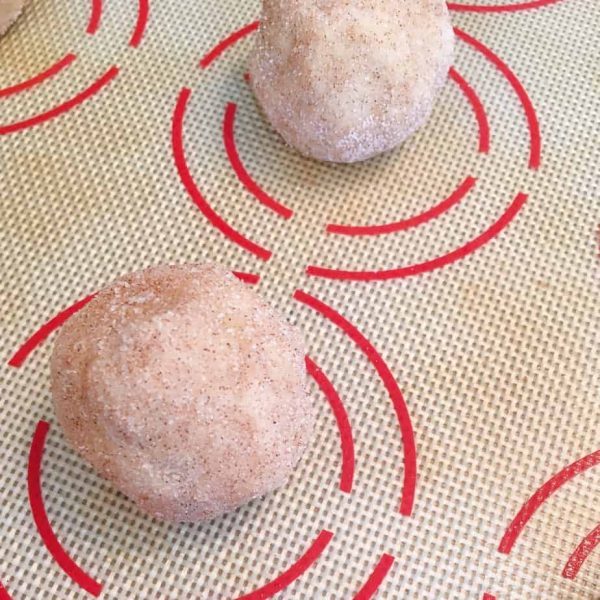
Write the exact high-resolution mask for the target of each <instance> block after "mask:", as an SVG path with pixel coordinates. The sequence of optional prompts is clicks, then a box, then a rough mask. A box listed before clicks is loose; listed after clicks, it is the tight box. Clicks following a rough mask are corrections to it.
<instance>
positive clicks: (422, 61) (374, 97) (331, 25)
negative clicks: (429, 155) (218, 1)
mask: <svg viewBox="0 0 600 600" xmlns="http://www.w3.org/2000/svg"><path fill="white" fill-rule="evenodd" d="M453 48H454V34H453V31H452V25H451V23H450V17H449V15H448V9H447V7H446V2H445V0H293V1H292V2H290V1H289V0H263V14H262V20H261V27H260V30H259V33H258V40H257V44H256V46H255V49H254V54H253V56H252V58H251V64H250V74H251V81H252V87H253V89H254V93H255V95H256V97H257V99H258V102H259V103H260V105H261V106H262V108H263V110H264V112H265V113H266V115H267V117H268V119H269V120H270V121H271V123H272V125H273V127H274V128H275V129H276V130H277V131H278V132H279V133H280V134H281V135H282V137H283V138H284V139H285V141H286V142H287V143H288V144H290V145H291V146H294V147H295V148H297V149H298V150H299V151H300V152H302V153H303V154H305V155H307V156H311V157H313V158H316V159H318V160H324V161H333V162H355V161H360V160H365V159H368V158H370V157H372V156H375V155H376V154H379V153H381V152H385V151H386V150H390V149H392V148H394V147H395V146H397V145H398V144H400V143H402V142H403V141H404V140H406V138H408V137H409V136H410V135H412V134H413V133H414V132H415V131H417V129H419V128H420V127H422V126H423V124H424V123H425V122H426V121H427V119H428V117H429V115H430V113H431V109H432V106H433V103H434V100H435V97H436V96H437V94H438V92H439V90H440V88H441V87H442V86H443V84H444V82H445V81H446V78H447V74H448V69H449V68H450V66H451V65H452V55H453Z"/></svg>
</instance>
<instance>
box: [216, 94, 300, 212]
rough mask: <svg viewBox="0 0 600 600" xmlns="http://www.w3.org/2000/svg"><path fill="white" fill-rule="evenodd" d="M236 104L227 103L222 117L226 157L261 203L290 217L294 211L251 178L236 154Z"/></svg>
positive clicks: (240, 178)
mask: <svg viewBox="0 0 600 600" xmlns="http://www.w3.org/2000/svg"><path fill="white" fill-rule="evenodd" d="M236 111H237V106H236V105H235V104H234V103H233V102H229V103H228V104H227V108H226V109H225V117H224V118H223V143H224V144H225V150H226V152H227V158H228V159H229V162H230V163H231V167H232V169H233V170H234V172H235V174H236V175H237V178H238V179H239V180H240V182H241V183H242V184H243V186H244V187H245V188H246V189H247V190H248V191H249V192H250V193H251V194H252V195H253V196H254V197H255V198H256V199H257V200H258V201H259V202H260V203H261V204H264V205H265V206H266V207H267V208H270V209H271V210H272V211H274V212H276V213H277V214H278V215H280V216H281V217H283V218H284V219H289V218H290V217H292V215H293V214H294V212H293V211H292V210H290V209H289V208H287V206H284V205H283V204H281V202H278V201H277V200H275V198H272V197H271V196H269V194H267V193H266V192H265V191H264V190H263V189H262V188H261V187H260V186H259V185H258V183H256V181H254V179H252V177H251V176H250V174H249V173H248V171H246V168H245V167H244V165H243V163H242V161H241V159H240V155H239V154H238V151H237V147H236V144H235V114H236Z"/></svg>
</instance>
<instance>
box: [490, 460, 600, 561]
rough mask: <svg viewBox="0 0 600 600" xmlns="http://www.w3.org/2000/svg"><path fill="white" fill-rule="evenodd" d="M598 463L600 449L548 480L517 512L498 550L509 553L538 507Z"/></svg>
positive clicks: (599, 462)
mask: <svg viewBox="0 0 600 600" xmlns="http://www.w3.org/2000/svg"><path fill="white" fill-rule="evenodd" d="M597 464H600V450H597V451H596V452H592V454H588V455H587V456H584V457H583V458H580V459H579V460H577V461H575V462H574V463H572V464H570V465H569V466H567V467H565V468H564V469H563V470H562V471H560V472H558V473H557V474H556V475H554V477H552V478H550V479H549V480H548V481H546V483H544V484H543V485H542V486H541V487H540V488H539V489H538V490H537V492H535V494H534V495H533V496H531V498H529V500H527V502H525V504H524V505H523V507H522V508H521V510H520V511H519V512H518V513H517V516H516V517H515V518H514V519H513V520H512V522H511V523H510V525H509V526H508V528H507V530H506V533H505V534H504V536H503V537H502V540H501V541H500V545H499V547H498V551H499V552H502V553H503V554H509V553H510V551H511V550H512V548H513V546H514V544H515V542H516V541H517V538H518V537H519V535H520V534H521V532H522V531H523V529H525V526H526V525H527V523H528V522H529V519H531V517H533V515H534V514H535V512H536V511H537V510H538V508H540V506H541V505H542V504H543V503H544V502H546V500H548V498H549V497H550V496H551V495H552V494H554V492H556V490H558V489H559V488H560V487H562V486H563V485H564V484H565V483H567V482H568V481H570V480H571V479H573V478H574V477H576V476H577V475H580V474H581V473H583V472H585V471H587V470H588V469H591V468H592V467H594V466H596V465H597Z"/></svg>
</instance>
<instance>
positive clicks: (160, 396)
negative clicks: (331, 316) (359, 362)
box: [51, 265, 314, 522]
mask: <svg viewBox="0 0 600 600" xmlns="http://www.w3.org/2000/svg"><path fill="white" fill-rule="evenodd" d="M304 355H305V351H304V347H303V341H302V338H301V336H300V335H299V333H298V332H297V331H296V329H295V328H293V327H291V326H290V325H289V324H288V323H287V322H286V321H285V320H284V319H283V318H282V317H281V316H279V315H278V314H277V313H276V312H275V311H274V310H273V309H272V308H271V307H270V306H268V305H267V304H266V303H265V302H264V301H263V300H262V299H261V298H260V297H259V296H258V295H257V294H256V293H255V292H254V291H252V290H251V289H249V288H248V285H246V284H243V283H241V282H240V281H238V280H237V279H235V278H234V277H233V275H231V274H229V273H227V272H224V271H222V270H221V269H220V268H217V267H215V266H212V265H182V266H160V267H155V268H151V269H148V270H146V271H140V272H138V273H134V274H132V275H128V276H126V277H123V278H122V279H119V280H117V281H116V282H115V283H113V284H112V285H110V286H109V287H108V288H106V289H105V290H103V291H101V292H100V293H99V294H98V295H97V296H96V297H95V298H94V299H93V300H92V301H91V302H90V303H89V304H88V305H87V306H86V307H85V308H83V309H82V310H81V311H80V312H79V313H77V314H76V315H74V316H73V317H72V318H71V319H70V320H69V321H68V322H67V323H66V324H65V325H64V327H63V328H62V330H61V331H60V334H59V336H58V338H57V340H56V344H55V346H54V351H53V355H52V361H51V379H52V394H53V398H54V403H55V408H56V414H57V417H58V420H59V422H60V424H61V426H62V428H63V429H64V432H65V435H66V437H67V438H68V440H69V441H70V442H71V444H72V445H73V446H74V448H75V449H76V450H77V451H78V452H79V453H80V454H81V456H83V458H85V459H86V460H87V461H88V462H89V463H90V464H91V465H92V466H93V467H94V468H95V469H96V470H97V471H98V472H99V473H100V474H101V475H102V476H103V477H105V478H106V479H108V480H110V481H111V482H112V483H113V484H114V485H115V486H116V487H117V488H118V489H119V490H120V491H122V492H123V493H124V494H126V495H127V496H128V497H129V498H131V499H132V500H134V501H135V502H136V503H137V504H138V505H139V507H140V508H141V509H142V510H144V511H145V512H147V513H149V514H150V515H152V516H154V517H156V518H159V519H163V520H167V521H176V522H177V521H202V520H207V519H211V518H213V517H216V516H218V515H220V514H222V513H225V512H228V511H231V510H233V509H235V508H236V507H238V506H240V505H242V504H244V503H246V502H248V501H249V500H251V499H253V498H256V497H258V496H262V495H264V494H266V493H268V492H270V491H273V490H275V489H276V488H278V487H280V486H282V485H283V484H284V483H286V481H287V479H288V478H289V476H290V474H291V473H292V471H293V469H294V467H295V466H296V464H297V462H298V461H299V459H300V457H301V455H302V453H303V452H304V450H305V449H306V447H307V445H308V442H309V439H310V437H311V434H312V430H313V425H314V423H313V422H314V415H313V407H312V401H311V398H310V396H309V395H308V391H307V376H306V369H305V365H304Z"/></svg>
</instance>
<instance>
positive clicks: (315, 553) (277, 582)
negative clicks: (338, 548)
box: [237, 530, 333, 600]
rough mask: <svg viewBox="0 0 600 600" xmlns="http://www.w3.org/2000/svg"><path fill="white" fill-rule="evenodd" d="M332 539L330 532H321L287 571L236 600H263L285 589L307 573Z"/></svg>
mask: <svg viewBox="0 0 600 600" xmlns="http://www.w3.org/2000/svg"><path fill="white" fill-rule="evenodd" d="M332 537H333V533H331V531H326V530H323V531H321V533H320V534H319V535H318V537H317V539H316V540H315V541H314V542H313V543H312V545H311V546H310V548H309V549H308V550H307V551H306V552H305V553H304V554H303V555H302V556H301V557H300V558H299V559H298V560H297V561H296V562H295V563H294V564H293V565H292V566H291V567H290V568H289V569H287V570H286V571H284V572H283V573H282V574H281V575H279V577H277V578H276V579H274V580H273V581H271V582H269V583H267V584H266V585H264V586H263V587H261V588H259V589H257V590H254V591H253V592H250V593H249V594H245V595H244V596H240V597H239V598H238V599H237V600H264V599H265V598H270V597H271V596H274V595H275V594H277V593H278V592H280V591H281V590H283V589H285V588H286V587H287V586H288V585H290V584H291V583H292V582H294V581H295V580H296V579H298V577H300V576H301V575H302V574H303V573H304V572H305V571H307V569H309V568H310V567H311V565H312V564H313V563H314V562H315V561H316V560H317V559H318V558H319V556H321V554H322V552H323V550H325V548H326V547H327V544H329V542H330V541H331V538H332Z"/></svg>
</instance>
